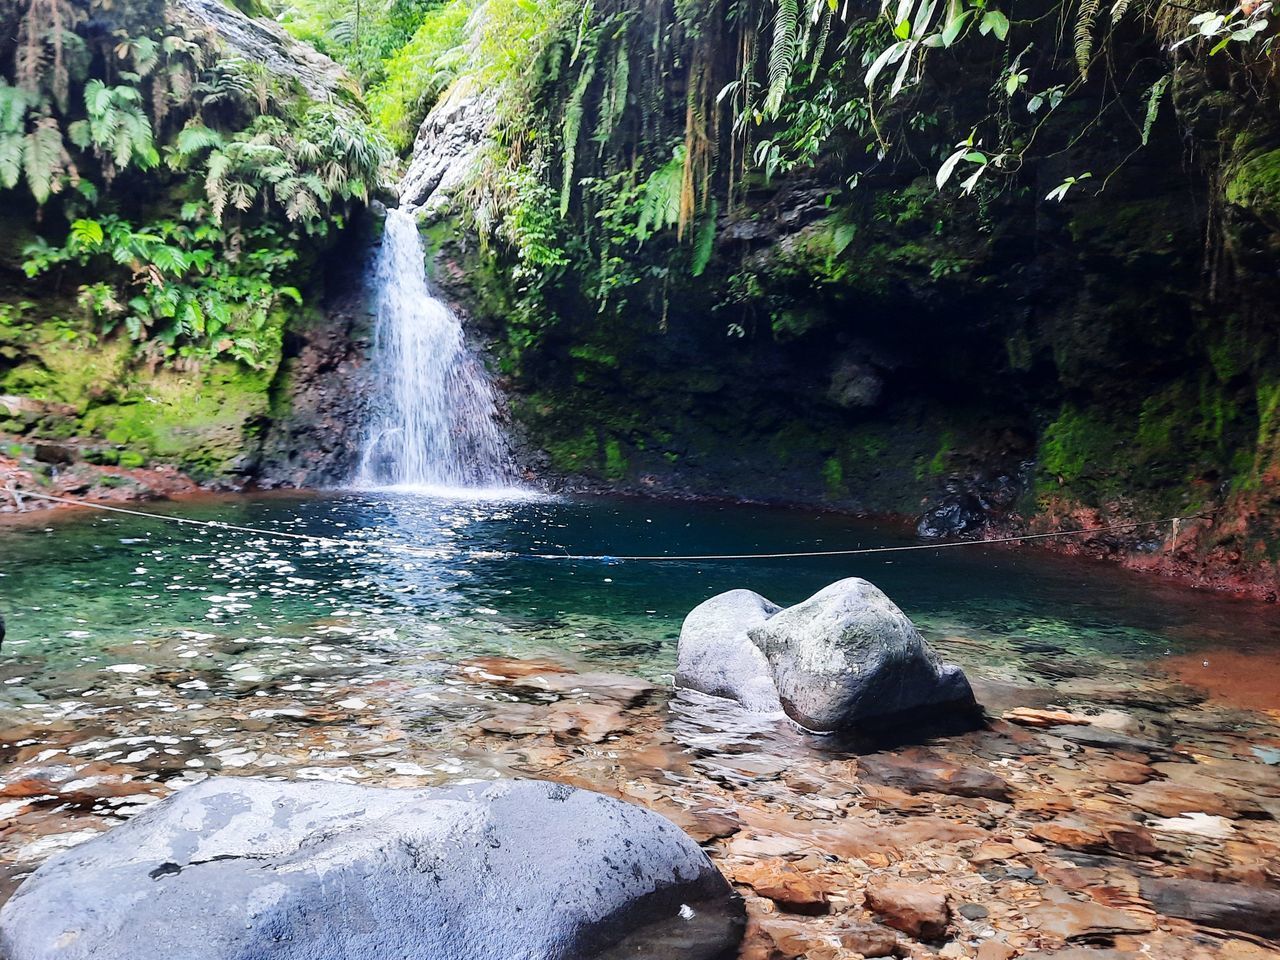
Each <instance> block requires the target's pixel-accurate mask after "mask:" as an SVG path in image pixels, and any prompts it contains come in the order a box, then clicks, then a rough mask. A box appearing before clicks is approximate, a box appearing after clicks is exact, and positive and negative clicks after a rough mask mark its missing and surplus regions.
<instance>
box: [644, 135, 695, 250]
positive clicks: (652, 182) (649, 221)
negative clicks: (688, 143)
mask: <svg viewBox="0 0 1280 960" xmlns="http://www.w3.org/2000/svg"><path fill="white" fill-rule="evenodd" d="M684 162H685V148H684V144H681V145H680V146H678V147H676V148H675V150H673V151H672V153H671V159H670V160H668V161H667V162H666V163H664V164H663V165H662V166H660V167H659V168H658V169H657V170H655V171H653V173H652V174H650V175H649V179H648V180H646V181H645V184H644V186H643V187H642V188H641V193H640V217H639V219H638V221H637V223H636V237H637V239H638V240H639V241H640V242H641V243H644V242H645V241H646V240H647V239H649V237H650V236H652V235H653V234H654V233H657V232H658V231H659V230H665V229H666V228H667V227H674V226H676V225H677V224H679V222H680V201H681V198H682V196H683V194H684Z"/></svg>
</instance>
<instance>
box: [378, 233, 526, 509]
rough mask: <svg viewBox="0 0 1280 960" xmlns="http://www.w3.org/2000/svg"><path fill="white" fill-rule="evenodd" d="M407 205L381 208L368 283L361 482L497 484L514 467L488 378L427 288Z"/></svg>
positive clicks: (511, 474) (504, 480) (457, 325)
mask: <svg viewBox="0 0 1280 960" xmlns="http://www.w3.org/2000/svg"><path fill="white" fill-rule="evenodd" d="M425 260H426V258H425V255H424V251H423V246H422V237H421V236H420V235H419V233H418V224H417V221H416V220H415V219H414V215H413V213H412V211H405V210H390V211H388V213H387V220H386V228H385V233H384V235H383V241H382V249H381V251H380V253H379V255H378V261H377V267H376V272H375V276H374V282H375V287H376V293H377V316H376V322H375V326H374V341H373V355H372V372H373V380H374V388H375V389H374V395H373V396H372V397H371V410H370V415H369V419H368V425H367V428H366V430H365V435H364V446H363V449H362V451H361V457H360V468H359V474H358V476H357V480H356V482H357V485H359V486H362V487H369V486H413V487H436V488H459V487H462V488H476V487H501V486H506V485H509V484H511V483H512V482H513V481H514V479H515V470H514V467H513V465H512V462H511V457H510V454H509V451H508V449H507V443H506V439H505V438H504V437H503V434H502V431H501V430H499V429H498V424H497V420H496V415H497V406H496V401H495V394H494V389H493V386H492V384H491V383H490V382H489V378H488V376H487V375H486V373H485V370H484V368H483V366H482V365H481V363H480V361H479V360H478V359H477V358H476V357H475V356H474V355H473V354H472V353H471V352H470V351H469V350H468V349H467V345H466V342H465V340H464V338H463V334H462V324H461V323H460V322H459V320H458V317H457V316H456V315H455V314H454V312H453V311H452V310H450V309H449V308H448V307H447V306H445V304H444V303H442V302H441V301H440V300H438V299H437V298H436V297H435V296H434V295H433V294H432V293H431V290H430V288H429V287H428V286H427V276H426V265H425Z"/></svg>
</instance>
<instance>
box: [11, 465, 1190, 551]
mask: <svg viewBox="0 0 1280 960" xmlns="http://www.w3.org/2000/svg"><path fill="white" fill-rule="evenodd" d="M8 489H9V492H10V494H12V495H13V498H14V500H15V501H16V502H17V504H18V506H19V507H20V508H21V506H22V499H21V498H23V497H33V498H35V499H38V500H48V501H51V502H53V503H66V504H70V505H72V506H77V507H86V508H88V509H90V510H101V511H105V512H107V513H123V514H127V515H129V516H132V517H145V518H146V519H148V520H161V521H164V522H166V523H181V524H188V525H190V526H196V527H206V528H210V529H214V530H234V531H238V532H240V533H252V534H255V535H257V536H262V537H277V538H282V539H289V540H304V541H309V542H311V543H315V544H318V545H320V546H339V547H349V546H355V544H353V543H352V542H351V541H350V540H344V539H340V538H337V537H324V536H317V535H315V534H311V533H295V532H293V531H289V530H267V529H264V528H262V527H248V526H243V525H241V524H235V523H223V522H221V521H218V520H193V519H191V518H190V517H171V516H168V515H166V514H162V513H148V512H147V511H145V510H130V509H128V508H126V507H115V506H110V505H108V504H105V503H90V502H87V501H83V500H72V499H71V498H69V497H55V496H53V495H52V494H48V493H38V492H36V491H33V490H19V489H17V488H16V487H15V486H13V485H12V484H10V485H9V488H8ZM1199 519H1204V516H1203V515H1202V514H1194V515H1192V516H1185V517H1163V518H1161V519H1158V520H1131V521H1125V522H1123V523H1112V524H1107V525H1105V526H1101V527H1092V528H1089V529H1081V530H1059V531H1056V532H1053V533H1026V534H1021V535H1019V536H1014V537H997V538H993V539H990V540H948V541H945V542H942V543H917V544H907V545H903V546H896V547H853V548H849V549H844V550H793V551H786V552H781V553H703V554H678V555H677V554H652V555H644V554H632V555H627V554H582V553H518V552H515V551H509V552H504V551H476V552H474V553H473V554H472V555H473V556H476V557H479V558H492V559H499V558H503V559H528V560H576V561H598V562H602V563H613V562H622V561H629V562H640V563H658V562H664V561H678V562H686V563H688V562H702V561H717V560H789V559H798V558H802V557H861V556H869V555H871V554H880V553H907V552H909V551H913V550H946V549H950V548H953V547H979V546H995V545H997V544H1003V543H1022V542H1025V541H1028V540H1048V539H1052V538H1056V537H1078V536H1088V535H1091V534H1099V533H1108V532H1111V531H1117V530H1136V529H1141V528H1144V527H1162V526H1164V525H1165V524H1169V525H1170V528H1171V531H1172V535H1173V537H1174V540H1175V541H1176V539H1177V536H1178V526H1179V524H1181V523H1183V522H1185V521H1188V520H1199ZM384 549H385V548H384ZM389 549H394V550H402V551H412V550H413V549H414V548H413V547H411V546H408V545H397V546H393V547H391V548H389Z"/></svg>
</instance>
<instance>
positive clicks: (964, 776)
mask: <svg viewBox="0 0 1280 960" xmlns="http://www.w3.org/2000/svg"><path fill="white" fill-rule="evenodd" d="M858 778H859V779H860V780H866V781H867V782H869V783H877V784H883V785H884V786H888V787H895V788H897V789H898V790H902V791H903V792H905V793H923V792H929V793H945V794H950V795H951V796H956V797H985V798H987V799H990V800H1005V799H1008V796H1009V785H1008V784H1007V783H1005V782H1004V780H1002V779H1001V778H1000V777H997V776H996V775H995V774H993V773H991V772H989V771H987V770H982V769H979V768H978V767H965V766H961V765H960V764H958V763H952V762H951V761H950V760H946V759H944V758H942V757H940V756H938V755H937V754H936V753H934V752H933V751H932V750H926V749H924V748H923V747H911V748H908V749H905V750H901V751H898V752H896V753H875V754H872V755H871V756H869V757H863V758H862V759H861V760H860V761H859V763H858Z"/></svg>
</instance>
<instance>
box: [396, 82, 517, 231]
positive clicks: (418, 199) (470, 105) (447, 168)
mask: <svg viewBox="0 0 1280 960" xmlns="http://www.w3.org/2000/svg"><path fill="white" fill-rule="evenodd" d="M493 119H494V101H493V97H492V96H491V95H489V94H485V93H468V92H466V91H465V90H453V91H451V92H450V93H448V94H446V95H445V97H444V98H443V99H442V100H441V101H440V102H439V103H438V104H436V106H435V107H434V108H433V109H432V110H431V112H430V113H428V114H427V117H426V119H425V120H423V122H422V126H421V127H419V128H418V135H417V137H416V138H415V139H414V142H413V157H412V159H411V160H410V162H409V169H408V170H407V171H406V172H405V175H404V179H403V180H402V181H401V183H400V203H401V204H402V205H403V206H405V207H412V208H417V209H420V210H421V211H422V212H423V214H424V215H425V216H426V217H428V218H431V219H434V218H436V217H438V216H440V215H441V214H443V213H445V212H447V211H448V210H449V208H450V206H451V205H452V204H453V201H454V199H455V193H456V192H457V190H458V189H459V188H460V187H461V186H462V184H463V181H464V180H465V178H466V177H467V175H468V174H469V173H470V172H471V169H472V167H473V165H474V164H475V162H476V160H477V158H478V156H479V154H480V152H481V151H482V150H483V149H484V147H485V144H486V142H487V137H488V134H489V128H490V127H491V126H492V125H493Z"/></svg>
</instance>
